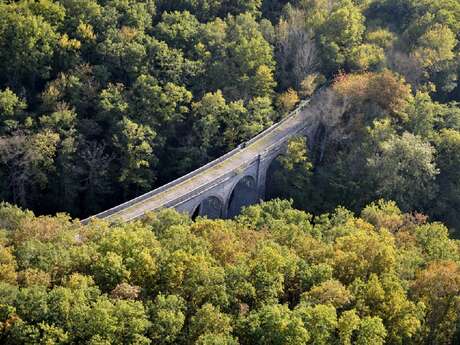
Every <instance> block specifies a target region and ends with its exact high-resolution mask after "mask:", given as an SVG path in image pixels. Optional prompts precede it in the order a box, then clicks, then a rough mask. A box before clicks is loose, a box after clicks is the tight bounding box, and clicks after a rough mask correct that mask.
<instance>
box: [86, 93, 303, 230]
mask: <svg viewBox="0 0 460 345" xmlns="http://www.w3.org/2000/svg"><path fill="white" fill-rule="evenodd" d="M308 103H309V100H303V101H301V102H300V104H299V106H298V107H297V108H296V109H295V110H294V111H292V112H291V113H289V115H288V116H286V117H284V118H283V119H282V120H280V121H278V122H277V123H275V124H273V125H272V126H270V127H268V128H267V129H265V130H263V131H262V132H260V133H259V134H257V135H256V136H255V137H253V138H251V139H250V140H248V141H247V142H245V143H243V144H240V145H238V146H237V147H236V148H235V149H233V150H231V151H230V152H227V153H226V154H224V155H222V156H220V157H219V158H217V159H215V160H213V161H211V162H209V163H207V164H205V165H203V166H201V167H200V168H198V169H196V170H193V171H191V172H189V173H188V174H186V175H184V176H181V177H179V178H177V179H175V180H173V181H171V182H169V183H167V184H165V185H163V186H161V187H158V188H156V189H154V190H152V191H150V192H147V193H145V194H142V195H140V196H138V197H136V198H134V199H131V200H129V201H126V202H124V203H122V204H120V205H117V206H115V207H112V208H110V209H108V210H106V211H104V212H100V213H98V214H96V215H93V216H91V217H88V218H86V219H84V220H82V221H81V222H82V223H83V224H87V223H88V222H89V221H90V220H91V219H93V218H106V217H110V216H111V215H114V214H116V213H118V212H120V211H122V210H124V209H126V208H129V207H131V206H133V205H135V204H137V203H140V202H143V201H145V200H147V199H150V198H152V197H154V196H155V195H158V194H160V193H162V192H164V191H165V190H167V189H169V188H172V187H174V186H176V185H178V184H180V183H182V182H184V181H186V180H188V179H190V178H192V177H194V176H196V175H198V174H199V173H201V172H203V171H205V170H207V169H209V168H212V167H214V166H216V165H218V164H219V163H221V162H223V161H225V160H226V159H228V158H230V157H232V156H233V155H235V154H236V153H238V152H241V151H242V150H243V149H244V148H245V147H247V146H249V145H251V144H253V143H255V142H256V141H258V140H259V139H261V138H263V137H265V136H266V135H268V134H270V133H271V132H273V131H275V130H276V129H277V128H279V127H280V126H281V125H282V124H284V123H285V122H286V121H288V120H289V119H291V118H292V117H294V116H296V115H298V114H299V113H300V112H301V111H302V110H303V109H304V108H305V106H306V105H307V104H308ZM276 144H277V143H274V144H272V145H270V147H273V145H276ZM246 163H247V162H244V163H242V164H241V165H240V166H242V165H244V164H246Z"/></svg>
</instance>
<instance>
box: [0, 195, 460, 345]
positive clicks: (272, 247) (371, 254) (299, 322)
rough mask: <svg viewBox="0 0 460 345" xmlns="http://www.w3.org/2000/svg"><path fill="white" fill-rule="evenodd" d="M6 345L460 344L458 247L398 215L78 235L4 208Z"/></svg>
mask: <svg viewBox="0 0 460 345" xmlns="http://www.w3.org/2000/svg"><path fill="white" fill-rule="evenodd" d="M0 228H2V229H3V230H2V231H1V232H0V343H1V344H46V345H54V344H91V345H96V344H97V345H109V344H115V345H116V344H120V345H121V344H123V345H128V344H138V345H140V344H159V345H166V344H179V345H181V344H183V345H188V344H195V345H237V344H241V345H301V344H305V345H334V344H342V345H351V344H357V345H383V344H411V345H412V344H414V345H417V344H437V345H450V344H458V343H459V341H460V327H459V316H460V242H459V241H457V240H451V239H449V236H448V230H447V228H446V227H444V226H443V225H441V224H439V223H430V222H427V218H426V217H425V216H423V215H421V214H404V213H402V212H401V211H400V210H399V209H398V207H397V206H396V205H395V203H392V202H383V201H380V202H377V203H373V204H371V205H369V206H368V207H366V208H364V210H363V211H362V212H361V214H360V216H359V217H358V216H354V215H353V214H352V213H351V212H350V211H347V210H346V209H344V208H338V209H336V210H335V211H334V212H333V213H331V214H325V215H322V216H318V217H313V216H311V215H310V214H307V213H305V212H303V211H297V210H295V209H293V208H292V205H291V204H290V203H289V202H288V201H280V200H274V201H271V202H268V203H265V204H262V205H256V206H251V207H249V208H247V209H245V210H244V211H243V213H242V214H241V215H240V216H238V217H237V218H236V219H235V220H207V219H200V218H199V219H197V220H196V221H195V222H192V221H191V220H190V219H189V218H188V217H187V216H184V215H180V214H178V213H176V212H175V211H173V210H165V211H161V212H160V213H158V214H151V215H149V216H147V217H146V218H145V219H143V220H142V221H136V222H134V223H130V224H115V225H112V226H109V225H108V224H107V223H105V222H103V221H97V222H93V223H91V224H90V225H88V226H82V225H81V224H80V223H79V222H75V221H74V222H72V221H70V220H69V218H68V217H67V216H63V215H61V216H58V217H55V218H52V217H43V216H42V217H34V216H33V214H32V213H31V212H25V211H21V210H19V209H18V208H16V207H13V206H10V205H7V204H4V205H2V206H1V207H0Z"/></svg>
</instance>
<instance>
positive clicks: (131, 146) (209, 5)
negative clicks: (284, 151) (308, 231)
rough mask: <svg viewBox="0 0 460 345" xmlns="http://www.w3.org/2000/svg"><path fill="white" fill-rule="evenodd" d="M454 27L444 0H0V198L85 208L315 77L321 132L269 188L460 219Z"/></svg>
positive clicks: (248, 123)
mask: <svg viewBox="0 0 460 345" xmlns="http://www.w3.org/2000/svg"><path fill="white" fill-rule="evenodd" d="M459 29H460V3H459V2H458V1H456V0H373V1H372V0H353V1H352V0H336V1H332V0H298V1H296V0H294V1H291V2H290V3H287V2H286V1H274V0H265V1H262V0H245V1H241V0H175V1H168V0H150V1H148V0H147V1H137V0H114V1H102V0H101V1H96V0H62V1H52V0H40V1H7V0H2V1H0V200H1V199H2V200H5V201H8V202H12V203H14V204H17V205H20V206H22V207H26V208H29V209H33V210H34V211H35V212H37V213H38V214H45V213H46V214H54V213H55V212H58V211H65V212H68V213H70V214H71V215H72V216H79V217H84V216H87V215H90V214H94V213H95V212H97V211H100V210H102V209H104V208H107V207H109V206H113V205H114V204H116V203H119V202H121V201H125V200H127V199H129V198H131V197H134V196H137V195H139V194H141V193H143V192H145V191H148V190H151V189H153V188H155V187H157V186H159V185H161V184H164V183H166V182H169V181H171V180H173V179H174V178H176V177H179V176H181V175H183V174H184V173H186V172H189V171H191V170H193V169H194V168H197V167H199V166H200V165H202V164H203V163H206V162H208V161H210V160H212V159H213V158H216V157H218V156H219V155H221V154H223V153H225V152H227V151H229V150H230V149H232V148H234V147H235V146H236V145H238V144H239V143H241V142H243V141H245V140H247V139H249V138H251V137H252V136H254V135H255V134H257V133H258V132H260V131H261V130H262V129H263V128H266V127H267V126H269V125H270V124H272V123H274V122H275V121H277V120H279V119H280V118H281V117H283V116H285V115H286V113H287V112H289V110H291V109H293V108H294V107H295V105H296V104H297V102H298V101H299V99H302V98H307V97H309V96H310V95H311V94H313V93H314V91H315V89H317V88H318V87H320V86H323V85H326V86H325V87H327V88H328V92H327V97H326V96H325V97H324V102H325V105H324V109H327V111H324V118H323V122H324V131H323V133H322V136H321V137H319V138H318V142H316V143H314V145H311V146H312V147H313V149H312V150H310V152H307V151H308V150H306V151H305V150H304V151H305V152H300V151H302V148H301V147H300V146H301V145H300V143H298V145H297V146H296V145H295V144H293V145H292V146H293V147H296V148H297V153H298V154H302V155H304V156H306V157H307V158H308V161H309V162H308V164H303V162H302V160H300V161H299V157H295V154H294V157H291V161H292V162H297V163H298V164H294V165H292V164H290V165H289V164H288V165H289V166H288V167H287V169H285V170H286V171H284V173H283V174H281V178H278V179H277V180H278V182H279V184H286V182H285V181H291V182H290V186H283V187H281V188H278V190H280V191H282V192H279V191H277V190H274V191H272V195H274V196H282V197H286V196H287V197H291V198H294V201H295V205H296V206H297V207H300V208H304V209H307V210H308V211H311V212H315V213H323V212H329V211H331V210H333V209H334V208H335V207H336V205H339V204H340V205H343V206H345V207H348V208H350V209H352V210H354V211H357V212H358V211H359V210H360V209H361V208H363V207H364V206H365V205H366V204H368V203H370V202H372V201H374V200H376V199H378V198H385V199H387V200H390V199H391V200H395V201H396V202H397V203H398V206H399V207H401V208H402V209H403V210H404V211H411V210H418V211H420V212H424V213H426V214H428V215H429V216H430V217H431V218H432V219H434V220H441V221H443V222H446V223H447V224H448V225H449V227H450V228H451V229H458V228H459V225H458V224H459V218H458V217H459V214H460V213H459V212H458V210H459V209H460V185H459V180H460V132H459V130H460V110H459V107H458V104H457V103H456V101H459V100H460V91H459V88H458V86H457V77H458V71H459V55H458V52H459V45H458V39H459ZM307 145H308V143H305V145H304V146H305V148H306V147H307ZM299 150H300V151H299ZM294 151H295V150H294ZM291 175H292V176H291ZM287 176H288V177H287ZM283 179H284V180H285V181H282V180H283ZM292 181H294V182H292ZM279 184H278V185H279ZM310 186H315V188H314V189H313V188H310ZM286 191H288V192H286Z"/></svg>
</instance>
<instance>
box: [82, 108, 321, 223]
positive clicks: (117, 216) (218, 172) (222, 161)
mask: <svg viewBox="0 0 460 345" xmlns="http://www.w3.org/2000/svg"><path fill="white" fill-rule="evenodd" d="M307 104H308V101H303V102H302V103H301V104H300V106H299V107H298V108H297V109H296V110H295V111H294V112H292V113H291V114H290V115H289V116H288V117H286V118H284V119H283V120H281V121H280V122H278V123H276V124H274V125H273V126H271V127H269V128H268V129H266V130H265V131H263V132H262V133H260V134H259V135H257V136H256V137H254V138H253V139H251V140H250V141H248V142H247V143H245V144H243V145H240V146H239V147H237V148H236V149H235V150H233V151H231V152H229V153H227V154H226V155H224V156H222V157H220V158H218V159H216V160H215V161H212V162H210V163H208V164H206V165H205V166H203V167H201V168H199V169H197V170H195V171H193V172H191V173H189V174H187V175H185V176H183V177H181V178H179V179H177V180H175V181H172V182H170V183H168V184H167V185H164V186H162V187H160V188H157V189H155V190H153V191H151V192H148V193H146V194H144V195H141V196H140V197H137V198H135V199H133V200H130V201H128V202H126V203H124V204H121V205H119V206H116V207H114V208H111V209H109V210H107V211H105V212H102V213H99V214H97V215H95V216H93V217H96V218H103V219H108V220H121V221H125V222H127V221H130V220H134V219H136V218H139V217H141V216H142V215H144V214H145V213H146V212H150V211H154V210H158V209H160V208H162V207H165V205H169V204H173V203H174V201H175V200H178V199H180V198H182V197H184V196H186V195H187V194H189V193H190V192H192V191H194V190H197V189H199V188H202V187H204V186H206V185H209V184H210V183H212V182H213V181H214V180H216V179H218V178H220V177H222V176H224V175H226V174H228V173H231V172H232V171H236V170H238V169H239V168H240V167H242V166H244V165H245V163H247V162H248V161H251V160H253V159H254V158H256V157H257V156H258V155H259V154H260V153H261V152H263V151H265V150H268V149H270V148H271V147H273V146H275V145H278V144H280V143H281V142H284V141H286V140H287V139H288V138H290V137H292V136H294V135H296V133H298V132H300V131H301V130H303V129H304V128H305V127H307V126H308V125H309V122H310V121H307V120H308V119H309V118H310V119H311V118H312V116H310V115H311V112H310V111H309V108H307V107H306V105H307ZM93 217H90V218H88V219H85V220H84V221H83V223H86V222H88V221H89V220H90V219H91V218H93Z"/></svg>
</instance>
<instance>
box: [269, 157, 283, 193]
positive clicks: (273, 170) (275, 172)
mask: <svg viewBox="0 0 460 345" xmlns="http://www.w3.org/2000/svg"><path fill="white" fill-rule="evenodd" d="M283 156H284V155H283V154H279V155H278V156H276V157H275V158H274V159H273V160H272V161H271V163H270V165H269V166H268V169H267V173H266V177H265V200H272V199H275V198H278V197H280V196H282V195H283V191H282V189H283V183H282V176H281V173H282V171H283V166H282V165H281V162H280V158H281V157H283Z"/></svg>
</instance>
